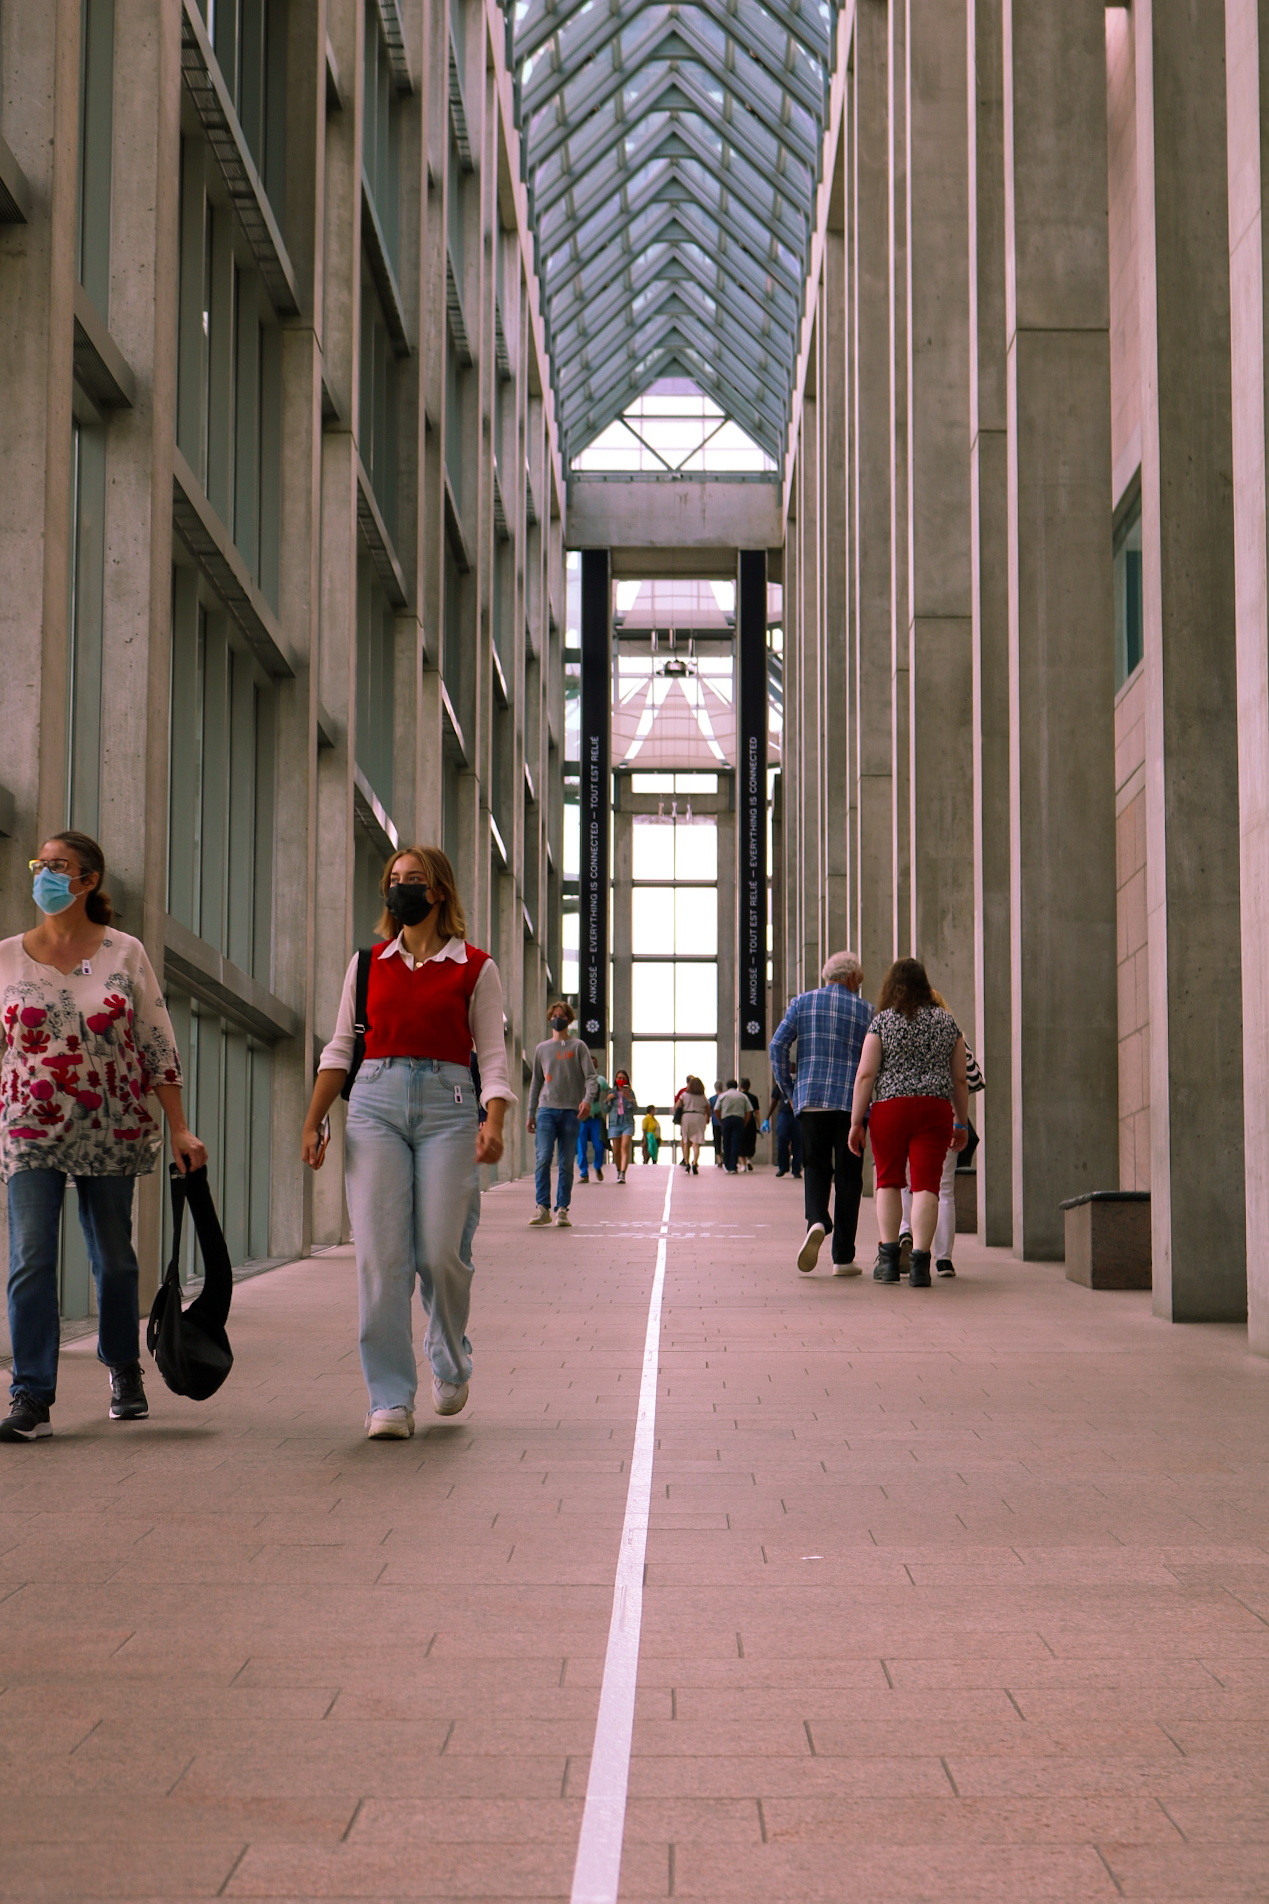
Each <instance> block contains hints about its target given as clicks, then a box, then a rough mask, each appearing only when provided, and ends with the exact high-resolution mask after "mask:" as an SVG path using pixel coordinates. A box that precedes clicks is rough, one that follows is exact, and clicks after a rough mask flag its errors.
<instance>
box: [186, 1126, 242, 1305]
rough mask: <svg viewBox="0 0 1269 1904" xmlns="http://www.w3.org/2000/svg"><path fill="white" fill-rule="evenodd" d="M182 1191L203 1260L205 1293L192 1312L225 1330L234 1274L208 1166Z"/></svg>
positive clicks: (196, 1172)
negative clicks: (213, 1197)
mask: <svg viewBox="0 0 1269 1904" xmlns="http://www.w3.org/2000/svg"><path fill="white" fill-rule="evenodd" d="M182 1188H183V1189H184V1192H185V1198H186V1201H187V1202H188V1204H189V1213H190V1216H191V1217H192V1218H193V1220H194V1229H195V1231H196V1233H197V1236H198V1248H199V1253H200V1255H201V1256H202V1259H203V1287H202V1293H201V1294H200V1295H198V1296H197V1297H195V1299H194V1301H193V1302H192V1303H191V1304H190V1310H191V1311H194V1310H197V1312H198V1314H199V1315H200V1316H205V1317H206V1318H207V1319H208V1321H211V1322H216V1323H219V1325H220V1327H221V1328H222V1329H223V1328H224V1326H225V1322H226V1321H227V1319H228V1316H229V1307H230V1304H231V1303H232V1301H233V1292H234V1273H233V1267H232V1264H231V1262H230V1257H229V1246H228V1244H227V1243H226V1242H225V1233H224V1231H223V1230H222V1229H221V1227H220V1218H219V1217H218V1216H217V1215H216V1205H215V1203H214V1202H213V1201H212V1193H211V1185H210V1184H209V1182H208V1180H207V1166H206V1164H204V1165H203V1166H202V1168H201V1169H200V1170H191V1171H190V1173H189V1175H188V1176H187V1177H186V1179H185V1181H184V1184H183V1185H182Z"/></svg>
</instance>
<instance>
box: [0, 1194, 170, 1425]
mask: <svg viewBox="0 0 1269 1904" xmlns="http://www.w3.org/2000/svg"><path fill="white" fill-rule="evenodd" d="M135 1181H136V1180H135V1178H133V1177H76V1179H75V1188H76V1190H77V1191H78V1192H79V1223H80V1228H81V1229H82V1230H83V1232H84V1240H85V1242H86V1243H87V1244H88V1257H89V1261H90V1262H91V1263H92V1266H93V1281H94V1282H95V1283H96V1285H97V1315H98V1324H97V1359H98V1361H100V1362H104V1363H105V1364H106V1366H107V1368H112V1369H117V1368H126V1367H127V1366H128V1364H129V1363H130V1362H136V1361H139V1360H140V1357H141V1334H140V1318H139V1315H138V1311H137V1259H136V1255H135V1252H134V1251H133V1248H132V1186H133V1184H134V1182H135ZM65 1196H66V1176H65V1173H64V1172H63V1171H61V1170H19V1171H18V1172H17V1174H16V1175H15V1176H12V1177H10V1179H9V1334H10V1336H11V1338H12V1341H13V1381H12V1383H11V1384H10V1389H9V1392H10V1394H11V1395H19V1394H22V1395H29V1396H30V1397H31V1399H32V1401H36V1402H43V1403H44V1405H45V1407H46V1408H51V1407H52V1406H53V1403H54V1402H55V1401H56V1399H57V1351H58V1347H59V1345H60V1340H61V1327H60V1320H59V1317H58V1301H57V1248H58V1238H59V1233H60V1227H61V1216H62V1203H63V1201H64V1199H65Z"/></svg>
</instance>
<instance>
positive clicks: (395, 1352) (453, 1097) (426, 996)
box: [301, 846, 515, 1440]
mask: <svg viewBox="0 0 1269 1904" xmlns="http://www.w3.org/2000/svg"><path fill="white" fill-rule="evenodd" d="M380 887H381V890H382V892H383V898H384V910H383V914H382V916H381V917H380V920H379V924H378V927H377V928H376V929H377V931H378V933H379V936H380V938H381V939H382V940H383V944H382V945H378V946H376V947H375V949H374V952H373V954H372V956H371V963H370V974H369V984H368V987H367V993H366V1023H365V1027H364V1032H365V1056H364V1060H363V1062H362V1064H361V1067H360V1069H359V1070H358V1071H357V1073H356V1079H355V1082H354V1084H353V1087H352V1092H351V1095H350V1097H349V1100H348V1119H347V1123H346V1125H345V1131H344V1175H345V1183H346V1186H347V1192H348V1213H349V1216H350V1217H351V1219H352V1228H353V1239H354V1242H355V1244H356V1249H357V1279H358V1285H359V1291H360V1308H361V1367H362V1373H363V1374H364V1375H365V1378H366V1388H367V1390H368V1391H369V1396H370V1409H369V1412H368V1413H367V1415H366V1433H367V1434H368V1435H370V1436H371V1437H372V1439H375V1440H404V1439H406V1438H407V1437H408V1436H410V1435H412V1434H413V1433H414V1395H415V1390H416V1388H417V1386H418V1370H417V1367H416V1365H415V1360H414V1347H413V1343H412V1340H411V1333H412V1332H411V1324H410V1304H411V1300H412V1297H413V1294H414V1283H415V1278H416V1277H417V1279H418V1283H419V1293H420V1295H421V1297H422V1301H423V1311H424V1314H425V1315H426V1317H427V1342H426V1348H427V1359H428V1362H429V1363H430V1365H431V1373H432V1405H433V1407H434V1408H435V1409H436V1412H437V1414H438V1415H456V1414H458V1413H459V1411H460V1410H461V1409H462V1408H464V1407H465V1406H466V1403H467V1395H468V1385H469V1382H470V1379H471V1366H472V1363H471V1343H470V1342H469V1341H468V1340H467V1333H466V1331H467V1316H468V1311H469V1309H470V1307H471V1279H472V1257H471V1245H472V1238H473V1236H474V1235H475V1233H476V1225H477V1224H478V1223H479V1221H480V1179H479V1177H478V1176H477V1171H476V1166H477V1165H478V1164H496V1163H497V1162H498V1159H499V1158H500V1157H501V1156H502V1125H503V1118H504V1117H505V1115H506V1107H507V1105H508V1104H514V1103H515V1096H514V1093H513V1092H512V1089H511V1086H510V1083H509V1082H508V1079H507V1053H506V1046H505V1044H504V1042H503V1029H502V980H501V979H500V978H499V976H498V968H497V966H496V965H495V964H494V962H493V960H492V959H491V958H490V957H489V954H488V953H487V952H482V951H480V950H479V949H478V948H477V947H476V946H474V945H468V944H467V942H466V937H465V934H466V931H467V922H466V919H465V917H464V914H463V906H462V901H461V900H460V898H459V896H458V888H457V885H456V883H455V880H454V869H453V867H452V866H451V865H450V863H449V860H448V859H447V858H446V856H445V854H444V853H442V852H441V850H440V848H439V847H436V846H410V847H407V848H405V849H404V850H402V851H401V852H399V853H394V854H393V856H392V858H391V859H390V860H389V861H388V863H387V865H386V866H385V867H384V869H383V877H382V880H381V881H380ZM356 985H357V958H356V956H355V955H354V957H353V959H352V962H351V964H350V965H349V967H348V971H347V973H346V975H345V978H344V990H343V996H342V998H341V999H340V1004H339V1016H338V1018H337V1020H336V1023H335V1035H334V1037H333V1038H332V1039H331V1041H330V1043H329V1044H328V1045H327V1046H326V1049H325V1050H324V1051H323V1053H322V1057H321V1063H320V1066H319V1069H318V1073H317V1079H316V1082H315V1084H314V1086H313V1100H312V1103H311V1104H310V1105H309V1108H308V1116H307V1117H306V1119H305V1120H304V1135H303V1139H302V1143H301V1155H302V1157H303V1159H304V1162H305V1163H306V1164H308V1165H309V1167H310V1168H311V1169H313V1170H320V1169H321V1166H322V1159H323V1157H324V1156H325V1153H326V1140H325V1137H324V1135H323V1124H324V1122H325V1118H326V1114H327V1112H328V1111H329V1110H330V1107H331V1105H332V1104H333V1103H334V1102H335V1099H336V1098H337V1097H338V1096H339V1094H340V1091H341V1090H342V1088H343V1084H344V1079H345V1078H346V1077H347V1075H348V1071H349V1068H350V1067H351V1065H352V1062H353V1054H354V1048H355V1045H356V1033H357V1027H356V1025H355V1022H354V1014H355V1008H356ZM473 1050H474V1051H475V1054H476V1059H477V1062H478V1064H479V1068H480V1080H481V1097H482V1100H483V1102H484V1105H485V1108H486V1111H487V1113H488V1115H487V1117H486V1121H485V1122H484V1123H483V1124H481V1123H480V1122H479V1121H478V1107H477V1102H476V1089H475V1085H474V1083H473V1080H472V1071H471V1057H472V1052H473Z"/></svg>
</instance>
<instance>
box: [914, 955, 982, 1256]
mask: <svg viewBox="0 0 1269 1904" xmlns="http://www.w3.org/2000/svg"><path fill="white" fill-rule="evenodd" d="M934 998H935V1001H936V1003H938V1004H939V1005H943V1001H942V999H941V998H940V997H939V995H938V993H937V992H935V994H934ZM943 1009H944V1010H946V1009H947V1007H946V1006H945V1005H944V1006H943ZM965 1075H966V1079H967V1081H968V1083H969V1089H970V1095H971V1096H972V1095H973V1093H974V1092H975V1091H981V1090H982V1089H983V1086H984V1083H985V1080H984V1078H983V1074H982V1072H981V1071H980V1070H979V1068H978V1060H977V1059H976V1058H975V1056H974V1054H973V1052H972V1051H971V1050H970V1048H969V1046H968V1045H966V1047H965ZM959 1162H960V1156H959V1154H958V1152H956V1151H954V1150H949V1151H948V1153H947V1155H946V1157H945V1158H944V1159H943V1175H942V1176H941V1177H940V1178H939V1215H938V1222H937V1223H936V1224H935V1226H934V1243H933V1246H932V1253H933V1256H934V1267H935V1269H936V1271H937V1272H938V1274H939V1275H940V1276H954V1275H955V1274H956V1265H955V1263H954V1262H953V1261H952V1250H953V1247H954V1246H955V1243H956V1166H957V1164H958V1163H959ZM901 1195H902V1198H903V1217H902V1220H901V1222H900V1225H899V1242H900V1244H903V1243H906V1244H907V1245H908V1248H909V1249H911V1247H912V1192H911V1190H910V1189H909V1188H908V1186H907V1184H906V1183H905V1184H904V1187H903V1190H902V1192H901Z"/></svg>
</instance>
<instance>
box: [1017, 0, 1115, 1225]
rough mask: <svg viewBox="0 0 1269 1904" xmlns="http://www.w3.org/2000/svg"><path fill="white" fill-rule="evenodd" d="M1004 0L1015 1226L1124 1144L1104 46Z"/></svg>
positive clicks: (1077, 18) (1076, 13) (1075, 2)
mask: <svg viewBox="0 0 1269 1904" xmlns="http://www.w3.org/2000/svg"><path fill="white" fill-rule="evenodd" d="M1105 32H1106V28H1105V15H1104V9H1103V7H1102V4H1101V0H1096V4H1094V0H1072V3H1071V4H1069V5H1068V6H1065V7H1062V8H1055V7H1053V6H1052V5H1051V4H1050V0H1005V5H1004V38H1003V47H1004V82H1005V95H1004V126H1005V137H1004V160H1005V258H1006V291H1007V300H1006V329H1007V338H1008V344H1007V349H1008V359H1007V368H1008V386H1007V401H1008V474H1009V699H1010V743H1009V745H1010V814H1011V830H1010V857H1011V885H1012V892H1011V921H1010V925H1011V965H1012V974H1013V1047H1012V1056H1013V1107H1012V1108H1013V1247H1014V1250H1015V1252H1016V1253H1019V1254H1021V1255H1022V1256H1024V1257H1034V1258H1058V1257H1061V1255H1062V1254H1063V1218H1062V1211H1061V1209H1060V1207H1059V1206H1060V1204H1061V1202H1062V1200H1063V1198H1066V1197H1073V1196H1078V1195H1080V1194H1081V1193H1082V1192H1084V1191H1086V1190H1095V1189H1103V1188H1106V1187H1108V1186H1107V1184H1106V1182H1105V1178H1106V1173H1107V1171H1108V1170H1109V1171H1111V1172H1112V1173H1113V1170H1114V1165H1113V1159H1114V1158H1115V1157H1116V1156H1117V1154H1118V1130H1117V1120H1116V1108H1117V1065H1116V1030H1117V1017H1116V1004H1115V836H1114V823H1115V815H1114V802H1113V800H1112V799H1111V797H1110V796H1111V790H1112V788H1113V786H1114V778H1113V775H1114V729H1113V713H1114V665H1113V628H1114V616H1113V605H1112V591H1111V543H1110V482H1111V456H1110V346H1109V309H1108V306H1109V272H1108V260H1107V239H1106V49H1105Z"/></svg>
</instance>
